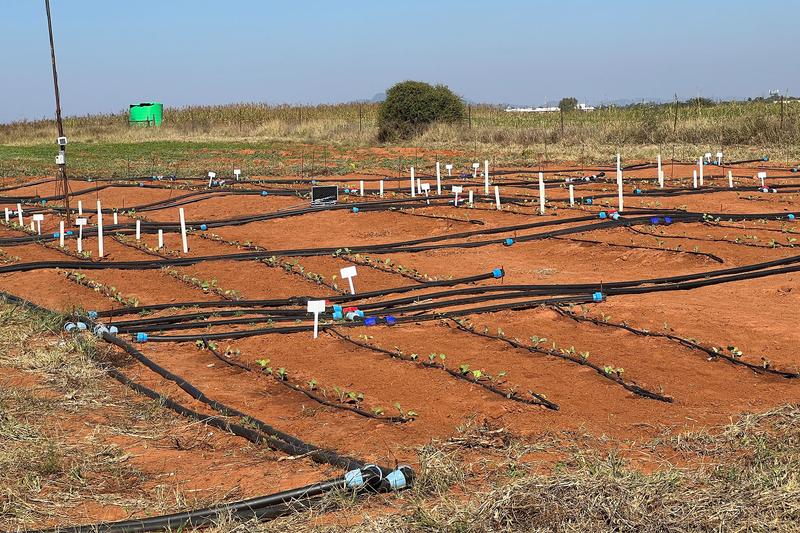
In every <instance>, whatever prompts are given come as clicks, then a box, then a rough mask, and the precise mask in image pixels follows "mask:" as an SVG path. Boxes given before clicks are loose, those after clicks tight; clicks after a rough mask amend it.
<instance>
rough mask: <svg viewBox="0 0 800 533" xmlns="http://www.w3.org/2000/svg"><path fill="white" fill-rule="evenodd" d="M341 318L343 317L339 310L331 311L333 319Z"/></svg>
mask: <svg viewBox="0 0 800 533" xmlns="http://www.w3.org/2000/svg"><path fill="white" fill-rule="evenodd" d="M342 318H344V315H342V312H341V311H334V312H333V319H334V320H341V319H342Z"/></svg>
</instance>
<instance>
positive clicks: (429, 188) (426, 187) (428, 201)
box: [420, 183, 431, 205]
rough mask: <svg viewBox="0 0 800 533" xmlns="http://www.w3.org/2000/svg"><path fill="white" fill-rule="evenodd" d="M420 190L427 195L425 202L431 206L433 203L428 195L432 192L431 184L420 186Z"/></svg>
mask: <svg viewBox="0 0 800 533" xmlns="http://www.w3.org/2000/svg"><path fill="white" fill-rule="evenodd" d="M420 189H421V190H422V192H424V193H425V198H426V200H425V202H426V203H427V204H428V205H431V201H430V199H428V193H429V192H430V190H431V184H430V183H423V184H422V185H420Z"/></svg>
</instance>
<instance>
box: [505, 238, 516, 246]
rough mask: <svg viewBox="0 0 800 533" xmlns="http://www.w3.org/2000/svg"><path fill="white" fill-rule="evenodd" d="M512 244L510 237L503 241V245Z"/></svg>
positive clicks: (512, 240)
mask: <svg viewBox="0 0 800 533" xmlns="http://www.w3.org/2000/svg"><path fill="white" fill-rule="evenodd" d="M512 244H514V239H512V238H511V237H509V238H507V239H506V240H504V241H503V246H511V245H512Z"/></svg>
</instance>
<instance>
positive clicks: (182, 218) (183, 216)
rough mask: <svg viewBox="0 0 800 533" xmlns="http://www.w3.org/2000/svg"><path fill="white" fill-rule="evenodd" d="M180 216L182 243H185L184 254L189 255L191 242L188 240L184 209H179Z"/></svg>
mask: <svg viewBox="0 0 800 533" xmlns="http://www.w3.org/2000/svg"><path fill="white" fill-rule="evenodd" d="M178 216H179V217H180V219H181V241H182V242H183V253H185V254H188V253H189V241H187V240H186V217H185V215H184V213H183V208H182V207H181V208H179V209H178Z"/></svg>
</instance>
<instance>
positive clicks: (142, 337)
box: [136, 332, 147, 342]
mask: <svg viewBox="0 0 800 533" xmlns="http://www.w3.org/2000/svg"><path fill="white" fill-rule="evenodd" d="M136 342H147V333H141V332H140V333H137V334H136Z"/></svg>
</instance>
